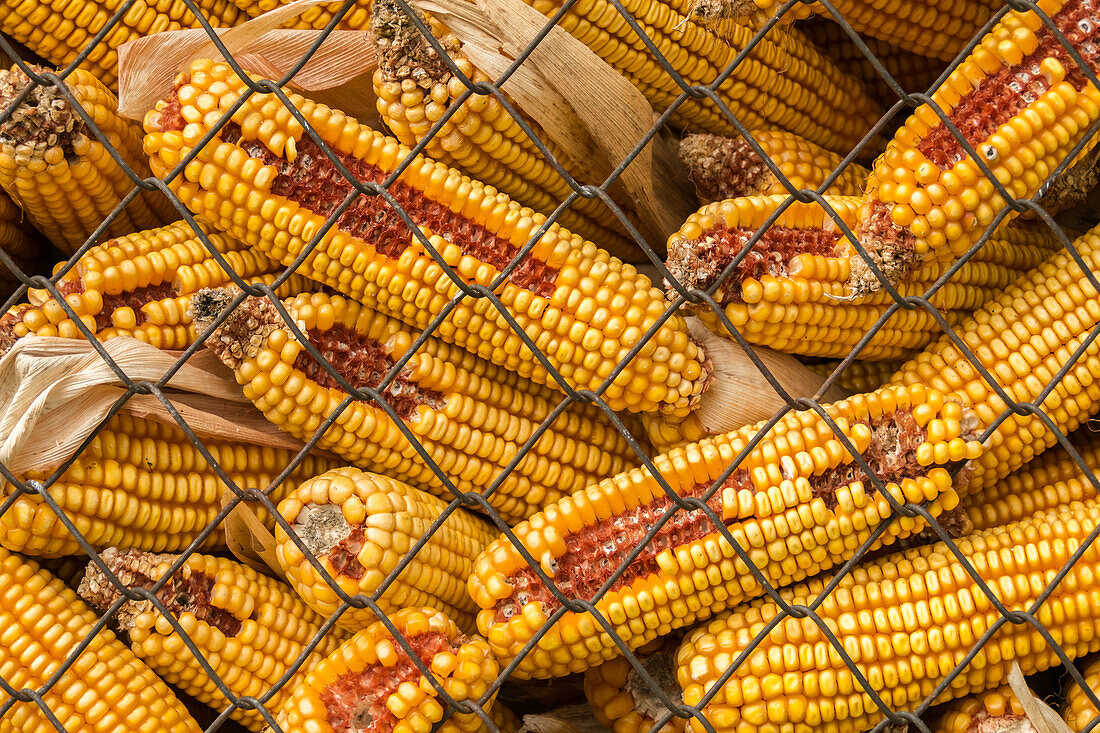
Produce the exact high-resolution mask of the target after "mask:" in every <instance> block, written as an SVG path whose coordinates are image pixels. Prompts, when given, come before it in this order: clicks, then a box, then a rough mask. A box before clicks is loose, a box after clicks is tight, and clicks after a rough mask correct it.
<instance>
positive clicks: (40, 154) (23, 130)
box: [0, 66, 174, 253]
mask: <svg viewBox="0 0 1100 733" xmlns="http://www.w3.org/2000/svg"><path fill="white" fill-rule="evenodd" d="M36 69H37V70H38V71H45V70H44V69H42V68H41V67H36ZM31 84H32V82H31V80H30V78H29V77H27V76H26V75H25V74H24V73H23V72H22V71H21V70H20V69H19V67H17V66H12V68H11V70H8V71H0V107H4V108H7V107H8V106H10V105H11V104H12V103H13V102H14V101H15V100H16V98H17V97H18V96H19V95H20V94H22V93H23V92H24V90H25V89H26V88H27V87H28V86H31ZM65 86H66V87H67V88H68V89H69V91H70V92H71V93H72V95H73V97H75V99H76V101H77V102H78V103H79V104H80V106H81V107H82V108H83V110H84V112H85V113H86V114H87V115H88V117H90V118H91V119H92V120H93V121H94V122H95V124H96V126H97V127H98V128H99V132H100V134H102V135H103V136H105V137H106V138H107V139H108V140H109V141H110V142H111V147H112V148H113V149H114V152H116V153H118V155H119V156H120V157H121V158H122V160H123V161H124V162H125V163H126V165H127V166H129V167H130V168H131V169H132V170H133V171H134V173H135V174H136V175H138V176H139V177H141V178H148V177H149V164H148V162H147V161H146V159H145V157H144V156H143V155H142V152H141V128H140V126H139V125H138V124H137V123H136V122H133V121H131V120H127V119H123V118H122V117H120V116H119V115H118V113H117V109H118V100H117V99H116V98H115V96H114V95H113V94H112V93H111V92H110V91H109V90H108V89H107V87H106V86H104V85H103V82H101V81H100V79H99V78H98V77H97V75H96V74H93V73H91V72H88V71H84V70H82V69H78V70H76V71H74V72H73V73H72V75H70V76H69V77H67V78H66V80H65ZM0 187H3V189H4V191H5V192H7V194H8V195H9V196H10V197H11V198H12V199H13V200H14V201H15V203H17V204H18V205H19V207H20V208H21V209H23V211H24V212H25V213H26V215H27V218H28V219H29V220H30V222H31V223H32V224H34V227H35V228H36V229H37V230H38V231H40V232H42V233H43V234H44V235H45V236H46V237H47V238H48V239H49V240H50V241H51V242H53V243H54V245H56V246H57V247H58V249H60V250H61V251H63V252H65V253H72V252H74V251H75V250H76V249H77V248H79V247H80V246H81V245H83V244H84V242H85V240H87V239H88V238H89V237H90V236H91V235H92V233H93V232H95V231H96V229H97V228H98V227H99V226H100V224H102V223H103V221H104V219H106V218H107V215H108V214H110V213H111V212H112V211H113V210H114V209H115V207H116V206H117V205H118V204H119V203H120V202H121V201H122V199H123V198H124V197H125V196H126V195H127V194H128V193H129V192H130V191H131V190H132V189H133V188H134V187H135V185H134V183H133V182H132V181H131V180H130V179H129V178H128V177H127V176H126V174H125V173H124V172H123V169H122V167H121V166H119V165H118V163H116V162H115V160H114V158H112V157H111V155H110V152H109V149H108V147H107V146H105V145H104V144H103V143H101V142H100V141H99V139H98V138H97V137H96V135H95V133H93V131H92V130H91V129H90V128H88V127H86V125H85V123H84V120H83V119H81V117H80V116H79V114H78V113H77V111H76V110H75V109H74V107H73V106H72V103H71V102H70V101H69V100H68V99H66V98H65V97H64V96H63V95H62V93H61V92H60V91H59V90H58V89H56V88H55V87H43V86H35V87H34V88H33V89H32V90H31V92H30V94H29V95H28V96H27V98H26V99H25V100H23V102H22V103H21V104H20V106H19V107H17V108H16V109H15V111H13V112H12V114H11V117H10V118H8V119H7V120H6V121H5V122H3V123H0ZM173 218H174V216H173V211H172V207H171V204H169V203H168V199H166V198H165V197H164V196H163V195H162V194H161V193H160V192H145V193H141V194H139V195H138V197H137V199H136V200H134V201H133V202H131V203H130V204H129V205H128V206H127V207H126V208H125V209H124V210H122V212H120V213H119V215H118V216H117V217H116V218H115V219H114V220H113V221H112V222H111V224H110V225H108V227H107V233H108V234H110V235H115V236H119V235H123V234H128V233H130V232H133V231H135V230H137V229H147V228H149V227H154V226H157V225H159V224H163V223H166V222H169V221H171V220H172V219H173Z"/></svg>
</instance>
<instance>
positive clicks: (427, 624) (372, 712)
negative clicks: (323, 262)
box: [277, 608, 499, 733]
mask: <svg viewBox="0 0 1100 733" xmlns="http://www.w3.org/2000/svg"><path fill="white" fill-rule="evenodd" d="M390 621H392V622H393V625H394V626H395V627H396V628H397V630H398V632H399V633H400V634H401V636H402V637H403V638H404V639H405V640H406V641H407V642H408V643H409V646H411V647H412V650H413V652H414V653H415V654H416V655H417V656H418V657H419V658H420V661H421V662H423V664H424V666H425V667H427V668H428V670H429V671H431V673H432V676H433V677H434V678H435V680H436V681H437V682H438V683H439V684H440V685H441V686H442V687H443V689H444V690H445V691H446V692H447V694H448V695H450V696H451V697H452V698H453V699H454V700H455V701H456V702H462V701H467V700H468V701H470V702H473V703H476V702H477V701H478V700H479V698H480V697H481V696H482V695H484V694H485V692H486V691H487V690H488V689H489V685H490V684H491V683H492V682H493V680H495V679H496V676H497V672H498V671H499V667H498V665H497V662H496V660H495V659H493V656H492V654H490V653H489V648H488V645H487V644H486V643H485V640H484V639H481V638H480V637H476V636H475V637H465V636H462V635H461V634H460V633H459V630H458V628H457V627H456V626H455V625H454V622H453V621H451V620H450V619H449V618H447V617H446V616H445V615H443V614H442V613H440V612H439V611H434V610H432V609H428V608H425V609H418V608H405V609H402V610H400V611H398V612H397V613H395V614H394V615H392V616H391V617H390ZM487 704H491V702H490V703H487ZM446 710H447V703H446V702H445V701H443V700H439V699H438V693H437V692H436V689H435V687H434V686H433V685H432V684H431V682H430V681H428V680H427V679H426V678H425V677H424V675H423V674H421V672H420V670H419V669H418V668H417V666H416V664H415V663H414V662H413V660H412V658H411V657H409V655H408V654H407V653H406V652H405V650H404V649H403V648H402V647H401V645H400V644H398V643H397V642H396V641H395V640H394V638H393V636H392V635H391V634H390V632H389V631H388V630H387V629H386V627H385V626H384V625H383V624H382V622H381V621H377V622H375V623H374V624H371V626H369V627H368V628H366V629H364V630H363V631H360V632H359V633H357V634H356V635H355V636H353V637H352V638H351V639H349V640H348V641H346V642H344V643H343V644H342V645H341V646H340V647H339V648H338V649H336V650H335V651H334V652H332V653H331V654H329V655H328V656H327V657H326V658H324V659H323V660H321V662H320V663H319V664H317V666H316V667H315V668H314V670H313V671H312V672H311V673H310V674H308V675H307V676H306V678H305V680H304V682H303V683H302V684H300V685H299V686H298V687H297V688H296V689H295V690H294V693H293V694H292V695H291V696H290V699H289V701H288V702H287V704H286V706H285V707H284V708H283V711H282V713H281V714H280V715H279V718H278V721H277V722H278V723H279V725H280V726H281V728H282V730H283V731H284V732H285V733H330V732H333V733H335V732H336V731H360V730H362V731H371V733H391V731H392V732H393V733H414V732H415V733H426V731H429V730H432V728H433V725H434V724H435V723H438V722H439V721H440V720H441V719H442V718H443V714H444V712H446ZM480 727H481V718H480V717H478V716H477V715H476V714H473V713H456V714H454V715H452V716H451V717H449V718H448V719H447V720H446V722H444V723H443V725H442V726H439V727H438V730H439V731H441V732H442V733H457V732H458V731H468V732H469V733H473V732H474V731H477V730H478V729H479V728H480Z"/></svg>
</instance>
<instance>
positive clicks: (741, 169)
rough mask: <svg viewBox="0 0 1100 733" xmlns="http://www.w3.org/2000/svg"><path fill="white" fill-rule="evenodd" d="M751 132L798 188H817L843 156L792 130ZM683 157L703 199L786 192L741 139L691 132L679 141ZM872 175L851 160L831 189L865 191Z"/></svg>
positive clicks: (854, 193) (840, 193)
mask: <svg viewBox="0 0 1100 733" xmlns="http://www.w3.org/2000/svg"><path fill="white" fill-rule="evenodd" d="M749 132H750V134H751V135H752V138H753V140H755V141H756V142H757V144H759V145H760V147H761V148H762V149H763V151H764V153H765V154H766V155H767V156H768V158H769V159H770V160H771V161H772V162H773V163H775V165H776V166H777V167H778V168H779V170H780V171H781V172H782V173H783V175H784V176H786V177H787V179H788V180H789V181H790V183H791V185H792V186H794V187H795V189H804V188H806V189H816V188H817V187H818V186H820V185H821V184H822V183H824V182H825V179H826V178H828V177H829V175H830V174H831V173H832V172H833V171H834V170H835V169H836V168H837V167H839V166H840V163H841V161H842V160H843V158H841V156H839V155H837V154H836V153H831V152H829V151H828V150H825V149H824V148H822V147H821V146H819V145H815V144H814V143H812V142H810V141H808V140H805V139H803V138H800V137H799V136H798V135H795V134H793V133H790V132H782V131H778V130H750V131H749ZM680 160H681V161H682V162H683V164H684V166H685V167H686V168H687V169H688V174H689V175H690V176H691V181H692V183H694V184H695V192H696V193H697V194H698V196H699V200H700V201H702V202H703V203H711V202H712V201H723V200H725V199H732V198H739V197H741V196H770V195H779V194H782V195H784V196H786V194H787V189H786V187H785V186H784V185H783V182H782V181H781V180H780V179H778V178H776V177H775V174H774V173H772V172H771V170H770V169H769V168H768V167H767V165H765V163H764V161H763V160H761V158H760V157H759V156H758V155H757V154H756V153H755V152H754V151H753V150H752V148H750V147H749V144H748V142H746V141H745V140H744V139H742V138H740V137H721V136H719V135H708V134H705V133H702V134H696V135H687V136H685V137H684V139H683V140H681V141H680ZM869 174H870V171H869V170H867V169H866V168H864V167H863V166H861V165H859V164H857V163H852V164H851V165H849V166H847V167H846V168H845V169H844V172H843V173H841V174H840V176H839V177H838V178H837V179H836V181H835V182H834V183H833V185H832V186H830V187H829V189H828V192H829V193H831V194H834V195H836V196H859V195H862V193H863V186H864V183H865V182H866V181H867V176H868V175H869Z"/></svg>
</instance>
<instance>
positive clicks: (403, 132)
mask: <svg viewBox="0 0 1100 733" xmlns="http://www.w3.org/2000/svg"><path fill="white" fill-rule="evenodd" d="M424 20H425V21H426V22H427V23H428V25H429V27H430V28H431V29H432V31H433V33H434V34H435V36H436V37H437V38H439V39H440V42H441V43H442V44H443V47H444V48H445V49H447V51H448V54H449V55H450V57H451V58H452V59H453V60H454V62H455V65H456V66H458V68H459V70H461V71H462V73H463V74H464V75H465V76H466V77H467V78H468V79H470V80H472V81H474V82H475V83H481V82H490V83H491V82H492V81H493V80H492V79H490V78H489V77H488V76H487V75H486V74H485V73H484V72H482V71H481V69H478V68H477V67H475V66H474V64H473V62H471V61H470V59H469V57H467V56H466V54H465V53H464V52H463V51H462V44H461V43H460V42H459V41H458V39H457V38H455V37H454V36H453V35H452V34H451V32H450V31H449V30H448V29H447V28H446V27H445V26H444V25H443V24H442V23H440V22H439V21H437V20H435V19H434V18H432V17H430V16H429V17H426V18H424ZM372 31H373V36H374V39H375V42H376V44H377V54H378V59H379V68H378V70H377V71H375V72H374V91H375V94H376V95H378V101H377V105H378V113H379V115H381V117H382V120H383V122H385V123H386V126H387V127H389V129H390V131H392V132H393V134H394V137H396V138H397V139H398V140H400V141H401V142H402V143H403V144H405V145H408V146H410V147H411V146H413V145H416V144H417V143H418V142H420V141H421V140H422V139H423V138H424V137H425V136H426V135H427V133H428V132H429V131H430V130H431V128H432V126H433V125H434V124H435V123H436V122H437V121H438V120H439V119H440V118H441V117H442V116H443V113H444V112H445V111H446V110H447V108H448V107H450V106H451V105H452V104H454V103H455V101H456V100H457V99H458V97H459V96H460V95H461V94H462V93H463V92H465V90H466V86H465V85H464V84H463V83H462V82H461V81H460V80H459V78H458V77H456V76H453V75H452V74H451V72H450V70H449V69H448V68H447V66H446V64H444V63H443V62H442V61H441V60H440V59H439V58H438V56H436V52H435V50H434V49H432V48H431V47H430V46H429V45H428V43H427V41H425V40H424V37H423V36H421V35H420V31H418V30H417V29H416V27H415V26H413V24H412V22H411V21H410V20H409V17H408V15H406V14H405V12H404V11H403V10H402V9H401V8H400V7H399V6H398V5H397V4H396V3H394V2H392V0H388V1H387V0H379V2H376V3H375V4H374V9H373V19H372ZM518 111H520V113H521V114H522V112H523V111H522V109H519V110H518ZM525 120H526V122H527V124H528V125H530V126H531V129H532V130H533V131H534V133H535V134H536V135H537V136H538V138H539V140H541V141H542V142H543V143H544V144H545V145H546V147H547V148H548V149H549V150H550V152H551V153H552V154H553V156H554V159H555V160H557V161H558V162H559V163H563V164H567V163H568V160H567V159H566V157H565V156H564V155H563V152H562V150H561V148H560V147H559V146H558V145H556V144H555V143H554V142H553V141H552V140H551V139H550V136H548V135H547V134H546V132H545V131H544V130H543V129H542V128H541V127H540V126H539V125H538V123H537V122H535V121H534V120H533V119H530V118H528V117H526V116H525ZM424 152H425V153H426V154H427V155H430V156H431V157H432V158H433V159H435V160H438V161H440V162H442V163H444V164H446V165H449V166H452V167H454V168H457V169H459V170H461V171H462V172H463V173H465V174H466V175H468V176H470V177H471V178H474V179H477V180H479V181H482V182H484V183H485V184H487V185H490V186H493V187H494V188H496V189H497V190H498V191H500V192H502V193H504V194H506V195H508V196H509V197H510V198H511V199H512V200H514V201H516V202H517V203H519V204H521V205H523V206H529V207H531V208H532V209H534V210H535V211H538V212H539V213H541V214H544V215H546V216H549V215H550V214H552V213H553V212H554V210H555V209H556V208H557V207H558V206H559V205H560V204H561V202H562V201H564V200H565V199H566V198H567V197H568V196H569V195H570V194H571V193H572V192H573V189H572V188H570V186H569V184H568V183H566V182H565V179H563V178H562V177H561V175H559V174H558V172H557V171H556V170H555V169H554V167H553V166H552V165H551V164H550V162H549V161H548V160H547V159H546V158H545V157H544V156H543V154H542V153H541V152H540V151H539V149H538V148H537V147H535V144H534V142H532V139H531V138H529V137H528V136H527V133H526V132H524V131H523V129H522V128H521V127H520V126H519V124H518V123H517V122H516V120H515V119H514V118H513V117H512V116H511V114H510V113H509V112H508V111H507V110H506V109H505V108H504V106H503V105H501V103H500V101H499V100H498V99H497V98H496V97H493V96H474V97H471V98H470V99H469V100H468V101H467V102H466V103H464V104H463V105H462V108H461V109H460V110H459V111H458V112H456V113H455V114H454V116H452V117H451V118H450V119H449V120H448V121H447V122H446V123H445V124H444V126H443V127H442V128H441V129H440V130H439V132H438V133H436V135H435V136H434V137H432V139H431V140H430V141H429V142H428V144H427V147H425V148H424ZM565 169H566V171H567V172H568V173H569V174H570V175H571V176H573V177H574V178H575V179H581V178H582V176H581V172H580V170H578V169H577V168H576V167H575V166H570V165H565ZM581 183H582V184H583V183H600V182H599V181H584V180H581ZM622 206H623V208H624V214H625V215H626V216H627V217H628V218H630V219H631V220H636V216H635V215H634V214H633V213H632V211H631V208H630V207H629V206H626V205H622ZM557 222H558V223H559V224H561V225H562V226H563V227H565V228H567V229H569V230H570V231H572V232H575V233H577V234H579V235H580V236H582V237H584V238H585V239H587V240H590V241H592V242H597V243H599V245H600V247H602V248H603V249H606V250H607V251H608V252H610V253H611V254H613V255H615V256H617V257H623V258H627V257H632V256H633V257H636V256H637V255H639V254H640V253H639V251H638V249H637V247H636V246H635V245H634V242H633V240H631V239H630V237H629V235H628V234H627V233H626V230H625V229H623V227H622V225H621V224H620V223H619V221H618V219H617V218H616V217H615V214H614V213H612V211H611V210H610V209H609V208H608V207H607V206H606V205H605V204H604V203H603V202H602V201H601V200H599V199H586V198H583V197H582V198H578V199H576V200H575V201H574V202H573V203H572V204H571V205H570V207H569V208H568V209H567V210H565V211H564V212H562V214H561V216H559V217H558V219H557Z"/></svg>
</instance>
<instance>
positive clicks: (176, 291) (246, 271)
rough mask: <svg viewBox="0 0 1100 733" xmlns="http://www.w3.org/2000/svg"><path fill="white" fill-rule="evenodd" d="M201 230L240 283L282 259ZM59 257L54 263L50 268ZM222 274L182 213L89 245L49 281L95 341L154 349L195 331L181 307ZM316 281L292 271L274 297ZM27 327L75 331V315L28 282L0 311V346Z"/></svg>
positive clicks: (268, 275)
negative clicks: (121, 340) (130, 341)
mask: <svg viewBox="0 0 1100 733" xmlns="http://www.w3.org/2000/svg"><path fill="white" fill-rule="evenodd" d="M199 223H200V225H201V226H203V227H204V228H203V231H204V232H205V234H206V236H207V237H208V238H209V241H210V243H211V244H212V245H213V247H214V250H215V252H217V253H218V254H219V255H220V256H221V257H223V258H224V259H225V261H226V262H227V263H228V265H229V267H230V269H231V270H232V271H233V272H234V273H235V274H236V275H237V276H239V277H240V278H242V279H243V280H244V281H245V282H247V283H253V284H255V283H264V284H267V285H270V284H272V283H273V282H274V280H275V278H276V277H278V276H279V275H280V274H282V269H283V268H282V267H281V266H280V265H279V264H278V263H276V262H274V261H272V260H269V259H268V258H267V257H265V256H264V255H262V254H259V253H258V252H255V251H253V250H251V249H249V248H248V247H247V246H246V245H244V244H242V243H240V242H237V241H235V240H233V239H230V238H229V237H226V236H224V235H222V234H219V233H217V232H214V231H210V230H209V228H208V227H206V226H205V225H204V224H203V223H202V222H199ZM66 264H67V263H58V265H57V266H56V267H55V271H57V270H59V269H61V268H63V267H64V266H65V265H66ZM229 282H230V276H229V274H228V273H227V272H226V271H225V270H224V269H223V268H222V266H221V264H219V262H218V261H217V259H215V256H214V255H213V254H211V252H210V251H209V250H208V249H206V245H205V244H203V243H202V240H200V239H199V237H198V235H197V234H196V233H195V231H194V230H193V229H192V228H191V226H190V225H189V224H188V223H187V222H185V221H179V222H176V223H174V224H169V225H168V226H164V227H159V228H157V229H149V230H146V231H142V232H136V233H134V234H127V235H125V236H122V237H116V238H114V239H111V240H109V241H107V242H104V243H103V244H99V245H96V246H94V247H92V248H91V249H89V250H88V251H87V252H85V253H84V254H83V255H81V256H80V258H79V259H78V260H77V263H76V266H75V267H73V268H72V269H70V270H68V271H67V272H66V273H65V274H64V275H62V276H61V278H60V279H59V280H58V282H57V288H58V290H59V291H60V293H61V294H62V295H64V296H65V302H66V303H67V304H68V305H69V307H70V308H72V310H73V313H74V314H75V315H76V316H77V318H78V319H79V320H80V321H82V322H83V323H84V325H85V326H86V327H87V328H88V329H89V330H90V331H91V332H92V333H93V334H95V335H96V337H97V338H98V339H99V340H101V341H106V340H107V339H111V338H115V337H117V336H131V337H133V338H136V339H138V340H139V341H144V342H145V343H149V344H152V345H154V346H156V347H157V348H161V349H176V350H183V349H186V348H187V347H188V346H190V345H191V344H192V343H193V342H194V340H195V339H196V338H197V337H198V335H199V332H198V331H197V330H196V329H195V327H194V325H193V324H192V323H191V318H190V316H188V314H187V311H188V308H189V307H190V303H191V296H192V295H194V294H195V293H196V292H198V291H199V290H200V289H202V288H208V287H217V286H220V285H225V284H228V283H229ZM317 289H319V286H318V285H317V284H316V283H314V282H312V281H310V280H307V279H305V278H304V277H302V276H300V275H292V276H291V277H290V278H288V279H287V280H286V282H285V283H284V284H283V285H282V286H280V287H279V288H277V289H276V291H275V292H276V294H277V295H280V296H281V297H288V296H290V295H297V294H299V293H302V292H310V291H313V290H317ZM27 335H37V336H63V337H67V338H79V339H83V338H85V337H84V334H83V333H82V332H81V331H80V329H79V327H78V326H77V323H76V321H75V320H74V319H73V318H72V317H71V316H69V314H68V312H67V311H65V310H64V309H63V308H62V307H61V304H60V303H58V302H57V301H56V300H55V299H54V298H53V297H52V296H51V295H50V293H49V291H47V290H37V289H33V288H32V289H31V290H29V291H28V293H27V302H26V303H21V304H19V305H16V306H13V307H12V308H10V309H9V310H8V312H7V313H6V314H5V315H4V316H2V317H0V347H2V348H3V350H5V351H6V350H7V349H8V348H10V347H11V344H12V343H13V342H14V341H15V339H19V338H22V337H23V336H27Z"/></svg>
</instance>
